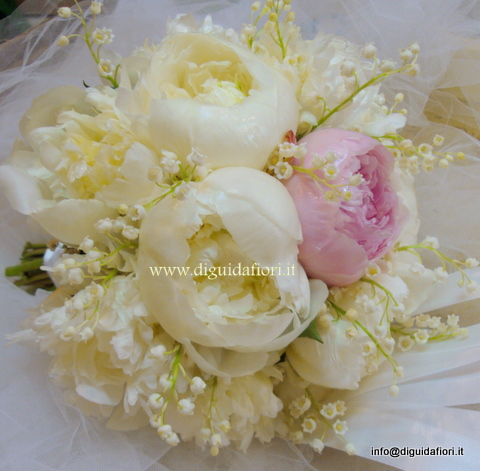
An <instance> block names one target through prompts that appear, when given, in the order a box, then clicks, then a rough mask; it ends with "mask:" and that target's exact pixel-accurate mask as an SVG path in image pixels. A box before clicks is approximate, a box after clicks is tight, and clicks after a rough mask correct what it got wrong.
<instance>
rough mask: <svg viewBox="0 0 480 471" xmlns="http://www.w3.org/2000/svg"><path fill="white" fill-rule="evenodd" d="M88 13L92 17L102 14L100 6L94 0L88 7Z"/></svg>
mask: <svg viewBox="0 0 480 471" xmlns="http://www.w3.org/2000/svg"><path fill="white" fill-rule="evenodd" d="M90 11H91V12H92V13H93V14H94V15H99V14H100V13H101V12H102V4H101V3H100V2H97V1H95V0H94V1H93V2H92V4H91V5H90Z"/></svg>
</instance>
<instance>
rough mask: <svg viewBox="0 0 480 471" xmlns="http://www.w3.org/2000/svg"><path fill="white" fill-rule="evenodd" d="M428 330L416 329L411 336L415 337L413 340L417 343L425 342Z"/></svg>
mask: <svg viewBox="0 0 480 471" xmlns="http://www.w3.org/2000/svg"><path fill="white" fill-rule="evenodd" d="M428 337H429V335H428V331H426V330H424V329H420V330H417V331H416V332H415V333H414V334H413V338H414V339H415V342H417V343H419V344H425V343H427V342H428Z"/></svg>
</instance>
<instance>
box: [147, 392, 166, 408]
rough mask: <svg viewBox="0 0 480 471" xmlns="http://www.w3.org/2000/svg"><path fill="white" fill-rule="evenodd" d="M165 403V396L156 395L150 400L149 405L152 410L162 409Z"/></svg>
mask: <svg viewBox="0 0 480 471" xmlns="http://www.w3.org/2000/svg"><path fill="white" fill-rule="evenodd" d="M164 402H165V401H164V399H163V396H161V395H160V394H158V393H154V394H152V395H151V396H150V397H149V398H148V405H149V406H150V407H151V408H152V409H160V408H161V407H162V406H163V404H164Z"/></svg>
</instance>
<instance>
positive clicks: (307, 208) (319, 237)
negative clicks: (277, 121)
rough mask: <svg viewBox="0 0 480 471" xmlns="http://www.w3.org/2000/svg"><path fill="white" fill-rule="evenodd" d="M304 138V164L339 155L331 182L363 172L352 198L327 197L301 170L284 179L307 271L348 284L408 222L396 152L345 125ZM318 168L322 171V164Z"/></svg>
mask: <svg viewBox="0 0 480 471" xmlns="http://www.w3.org/2000/svg"><path fill="white" fill-rule="evenodd" d="M302 142H303V143H305V144H306V147H307V154H306V156H305V158H304V163H303V167H305V168H312V163H311V162H312V159H313V157H314V155H315V154H318V155H319V156H320V157H324V156H325V154H327V153H328V152H334V153H335V154H336V155H337V156H338V159H337V160H336V162H335V164H334V165H335V166H336V167H337V169H338V176H337V177H336V178H335V180H332V181H330V183H333V184H336V185H346V184H348V182H349V180H350V178H351V177H352V176H353V175H355V174H357V173H360V174H361V175H362V176H363V178H364V181H363V182H362V183H361V184H360V185H358V186H357V187H355V186H349V188H348V189H349V190H350V191H351V193H352V198H351V200H349V201H343V200H339V201H326V200H325V198H324V192H323V191H322V190H321V189H320V188H319V187H318V186H317V184H316V183H315V182H314V181H313V179H312V178H311V177H310V176H308V175H305V174H303V173H300V172H294V174H293V175H292V177H291V178H290V179H288V180H286V181H284V184H285V186H286V188H287V190H288V191H289V193H290V195H291V196H292V198H293V200H294V202H295V205H296V207H297V212H298V215H299V218H300V223H301V226H302V232H303V243H302V244H301V245H300V247H299V250H300V253H299V260H300V262H301V263H302V265H303V267H304V268H305V271H306V272H307V274H308V276H309V277H310V278H314V279H321V280H323V281H324V282H325V283H327V284H329V285H331V286H345V285H348V284H351V283H353V282H355V281H357V280H358V279H359V278H361V277H362V275H363V274H364V272H365V270H366V268H367V266H368V264H369V263H370V262H372V261H375V260H378V259H379V258H381V257H382V256H383V255H385V254H386V253H387V252H388V250H389V249H390V248H391V247H392V245H393V244H394V242H395V240H396V238H397V237H398V235H399V234H400V231H401V229H402V227H403V225H404V223H405V220H406V217H405V212H406V209H405V208H404V206H403V205H402V203H401V201H400V199H399V197H398V195H397V194H396V192H395V190H394V189H393V188H392V185H391V177H392V172H393V169H394V157H393V155H392V154H391V153H390V152H389V151H388V149H386V148H385V147H384V146H382V145H381V144H380V143H379V142H378V141H376V140H375V139H373V138H371V137H368V136H365V135H363V134H360V133H358V132H354V131H346V130H343V129H321V130H317V131H314V132H313V133H311V134H309V135H307V136H306V137H305V138H303V139H302V140H301V141H300V143H302ZM292 164H293V165H301V162H299V161H298V160H296V161H293V162H292ZM315 173H316V174H317V175H318V176H319V177H321V178H323V177H324V176H323V172H322V171H321V170H316V171H315ZM326 190H328V188H326V187H325V188H324V191H326Z"/></svg>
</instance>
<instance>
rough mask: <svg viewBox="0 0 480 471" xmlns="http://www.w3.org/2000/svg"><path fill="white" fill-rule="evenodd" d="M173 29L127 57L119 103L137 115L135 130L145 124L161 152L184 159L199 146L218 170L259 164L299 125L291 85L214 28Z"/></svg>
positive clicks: (263, 164)
mask: <svg viewBox="0 0 480 471" xmlns="http://www.w3.org/2000/svg"><path fill="white" fill-rule="evenodd" d="M184 22H185V21H184ZM182 24H183V23H182ZM169 30H170V35H169V36H168V37H167V38H166V39H165V40H164V41H163V42H162V43H160V45H159V46H158V47H155V48H152V49H148V48H144V49H140V50H138V51H136V52H135V53H134V54H133V55H132V56H131V57H129V58H127V59H126V60H125V61H124V64H123V67H122V76H121V82H120V89H119V96H120V100H119V101H118V104H119V106H120V107H121V108H122V110H124V111H125V112H126V113H129V115H130V116H132V117H135V119H136V123H137V124H136V128H137V129H140V128H142V127H144V128H145V129H147V128H148V131H149V136H150V137H149V138H150V139H151V141H152V143H153V145H154V146H155V148H156V149H157V151H159V152H162V151H165V150H166V151H170V152H174V153H175V154H176V155H177V156H178V157H179V159H180V160H181V161H182V162H185V159H186V157H187V155H188V154H189V153H190V152H191V150H192V148H194V149H196V151H198V152H199V153H200V154H203V155H205V156H206V157H207V164H208V165H209V167H211V168H214V169H215V168H220V167H226V166H245V167H253V168H257V169H262V168H263V167H264V166H265V164H266V161H267V159H268V156H269V154H270V153H271V152H272V151H273V149H274V148H275V146H276V145H278V144H279V143H280V142H282V139H283V137H284V136H285V134H286V133H287V132H288V131H291V130H296V128H297V123H298V116H299V107H298V103H297V100H296V97H295V92H294V90H293V88H292V86H291V84H290V83H289V82H288V81H287V80H286V79H285V78H284V77H282V76H281V75H280V74H279V73H278V72H277V71H275V70H274V69H273V68H272V67H270V66H269V65H267V64H266V63H265V62H264V61H263V60H262V59H261V58H260V57H257V56H256V55H255V54H253V53H252V52H251V51H249V50H248V49H247V48H246V47H245V46H243V45H241V44H239V43H234V42H231V41H228V40H226V39H225V38H222V37H221V36H220V35H219V34H218V32H216V30H215V29H214V28H213V29H212V32H211V34H206V33H204V32H203V33H202V32H192V30H193V28H192V27H191V25H189V24H187V23H185V26H184V27H183V28H180V24H179V23H178V22H177V25H176V27H172V26H171V27H170V28H169ZM181 30H183V32H182V33H179V31H181ZM201 31H205V28H202V30H201Z"/></svg>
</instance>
